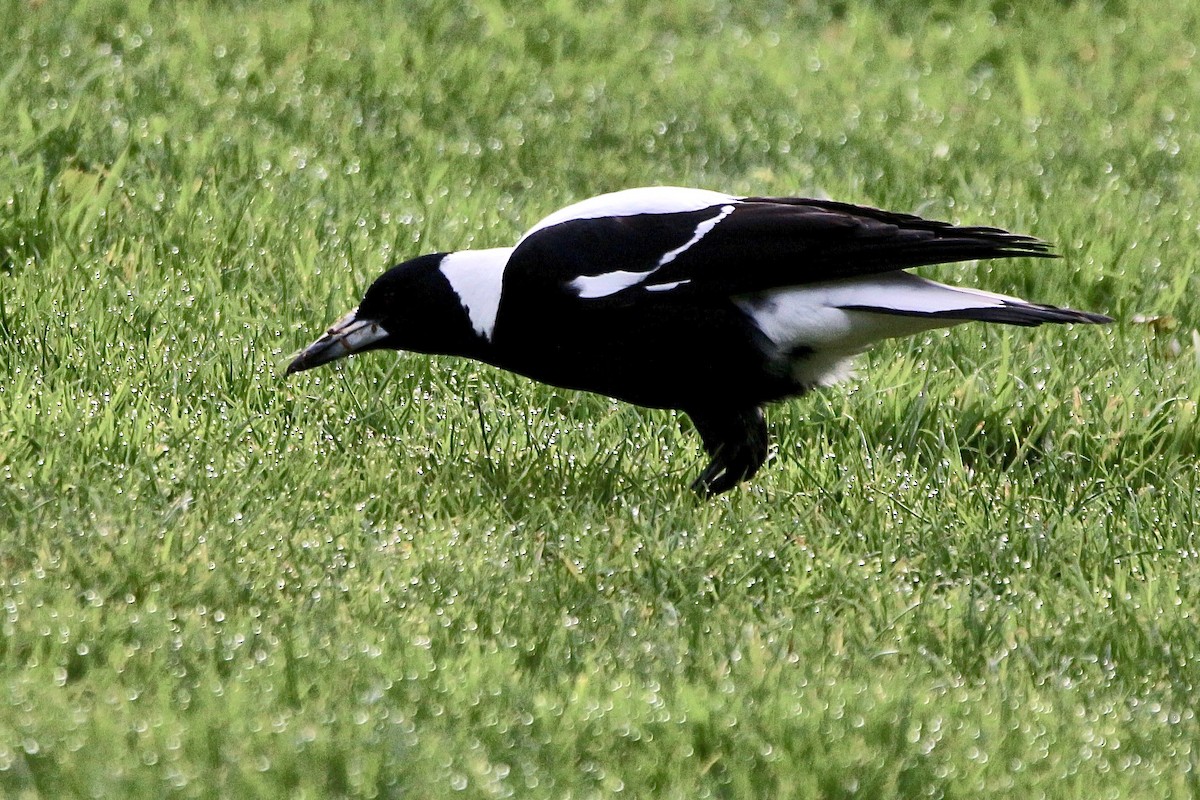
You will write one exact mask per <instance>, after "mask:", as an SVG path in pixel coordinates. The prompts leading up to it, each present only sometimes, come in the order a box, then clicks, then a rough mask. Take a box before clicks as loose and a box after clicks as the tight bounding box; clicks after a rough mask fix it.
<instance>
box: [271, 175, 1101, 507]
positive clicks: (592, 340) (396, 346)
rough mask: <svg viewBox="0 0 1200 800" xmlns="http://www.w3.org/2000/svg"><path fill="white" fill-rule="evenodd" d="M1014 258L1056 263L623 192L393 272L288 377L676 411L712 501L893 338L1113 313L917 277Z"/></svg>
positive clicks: (981, 237) (826, 203)
mask: <svg viewBox="0 0 1200 800" xmlns="http://www.w3.org/2000/svg"><path fill="white" fill-rule="evenodd" d="M1009 257H1031V258H1055V257H1057V256H1056V254H1054V253H1053V252H1052V250H1051V246H1050V245H1049V244H1048V243H1046V242H1044V241H1042V240H1040V239H1037V238H1034V237H1032V236H1024V235H1020V234H1016V233H1010V232H1008V231H1006V230H1002V229H1000V228H992V227H977V226H962V225H956V224H952V223H948V222H941V221H937V220H931V219H925V218H922V217H920V216H916V215H913V214H906V213H898V212H893V211H884V210H881V209H878V208H872V207H869V206H862V205H854V204H850V203H843V202H837V201H832V200H823V199H813V198H804V197H768V196H763V197H758V196H739V195H733V194H727V193H724V192H719V191H712V190H708V189H695V188H685V187H676V186H650V187H642V188H635V189H625V190H621V191H616V192H612V193H608V194H602V195H599V196H596V197H592V198H590V199H586V200H582V201H580V202H577V203H575V204H573V205H568V206H567V207H565V208H562V209H560V210H558V211H555V212H553V213H552V214H550V215H549V216H547V217H545V218H544V219H542V220H541V221H539V222H537V223H536V224H535V225H534V226H533V227H532V228H530V229H529V230H528V231H526V232H525V233H524V235H522V236H521V237H520V239H519V240H518V241H517V242H516V244H515V245H513V246H512V247H497V248H491V249H478V250H459V251H456V252H439V253H432V254H428V255H422V256H419V257H417V258H414V259H412V260H410V261H406V262H404V263H402V264H399V265H397V266H394V267H392V268H391V269H389V270H387V271H386V272H384V273H383V274H382V275H381V276H380V277H379V278H378V279H376V280H375V281H374V283H372V284H371V286H370V287H369V288H368V289H367V291H366V294H365V295H364V297H363V298H362V302H361V303H359V305H358V307H357V308H355V309H354V310H352V311H350V312H349V313H348V314H346V315H345V316H343V317H341V318H340V319H338V320H337V321H336V322H334V323H333V325H331V326H330V327H329V328H328V330H326V331H325V333H324V334H323V335H322V336H320V338H318V339H317V340H316V341H314V342H313V343H312V344H310V345H308V346H307V347H305V348H303V349H302V350H300V351H299V352H298V354H296V355H295V357H294V360H292V361H291V363H290V364H289V366H288V367H287V371H286V375H292V374H294V373H298V372H302V371H304V370H308V369H312V368H313V367H316V366H319V365H322V364H326V363H328V362H330V361H334V360H335V359H339V358H342V357H344V356H349V355H351V354H354V353H364V352H368V351H371V350H383V349H389V350H405V351H411V352H418V353H425V354H431V355H449V356H461V357H466V358H469V359H475V360H477V361H481V362H485V363H487V364H491V365H493V366H496V367H499V368H501V369H505V370H509V371H511V372H515V373H519V374H521V375H524V376H526V377H528V378H532V379H534V380H536V381H540V382H542V383H546V384H550V385H553V386H557V387H563V388H566V389H572V390H580V391H586V392H594V393H598V394H601V395H607V396H609V397H612V398H616V399H618V400H621V401H625V402H628V403H632V404H635V405H639V406H645V407H648V408H655V409H674V410H676V411H680V412H683V413H684V414H686V415H687V416H688V417H689V418H690V419H691V421H692V423H693V425H694V428H695V430H696V432H697V433H698V434H699V437H700V442H701V444H702V446H703V448H704V450H705V452H706V453H707V456H708V458H709V462H708V465H707V466H706V467H705V468H704V470H703V471H702V472H701V473H700V475H699V477H697V478H696V479H695V481H694V482H693V483H692V489H693V490H694V491H696V492H697V493H698V494H700V495H701V496H703V497H711V496H713V495H718V494H721V493H723V492H726V491H728V490H730V489H732V488H733V487H734V486H736V485H738V484H740V483H742V482H743V481H747V480H749V479H750V478H752V477H753V476H754V475H755V474H756V473H757V472H758V471H759V469H760V467H762V465H763V464H764V463H765V462H766V461H767V458H768V454H769V449H770V448H769V439H768V429H767V424H766V418H765V415H764V406H766V405H768V404H771V403H776V402H779V401H782V400H785V399H788V398H791V397H797V396H801V395H804V394H806V393H808V392H810V391H812V390H815V389H819V388H822V387H828V386H832V385H834V384H836V383H838V382H840V381H842V380H844V379H846V378H847V377H848V376H849V375H850V374H851V372H852V366H851V365H852V360H853V358H854V357H855V356H857V355H858V354H860V353H862V352H864V351H866V350H867V349H868V348H870V347H871V346H872V345H873V344H875V343H876V342H879V341H881V340H884V339H889V338H894V337H903V336H911V335H913V334H917V333H921V332H924V331H928V330H932V329H935V328H943V327H946V328H948V327H952V326H955V325H959V324H962V323H965V322H971V321H979V322H995V323H1002V324H1006V325H1020V326H1037V325H1041V324H1043V323H1082V324H1104V323H1109V322H1112V319H1111V318H1110V317H1108V316H1105V315H1103V314H1097V313H1091V312H1087V311H1076V310H1074V309H1071V308H1065V307H1057V306H1052V305H1044V304H1041V303H1033V302H1029V301H1027V300H1023V299H1020V298H1017V297H1009V296H1006V295H1002V294H994V293H991V292H985V291H981V290H978V289H972V288H966V287H961V286H950V285H946V284H942V283H937V282H934V281H932V280H929V279H927V278H923V277H920V276H918V275H915V274H913V273H911V272H909V271H908V270H910V269H912V268H915V267H922V266H931V265H936V264H946V263H952V262H959V261H970V260H980V259H998V258H1009Z"/></svg>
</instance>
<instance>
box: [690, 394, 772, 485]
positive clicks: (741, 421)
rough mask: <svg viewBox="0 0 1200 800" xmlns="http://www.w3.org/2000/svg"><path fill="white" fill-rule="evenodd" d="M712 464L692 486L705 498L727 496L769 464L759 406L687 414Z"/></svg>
mask: <svg viewBox="0 0 1200 800" xmlns="http://www.w3.org/2000/svg"><path fill="white" fill-rule="evenodd" d="M687 415H688V416H689V417H691V418H692V424H694V425H695V426H696V431H697V432H699V434H700V439H701V440H702V441H703V442H704V450H705V452H707V453H708V454H709V455H710V456H712V461H711V462H710V463H709V465H708V466H707V467H706V468H705V470H704V471H703V472H701V473H700V477H699V478H696V480H695V482H693V483H692V490H693V491H695V492H696V493H697V494H701V495H704V496H705V497H712V496H713V495H716V494H720V493H721V492H727V491H729V490H730V489H732V488H733V487H734V486H736V485H738V484H739V483H741V482H742V481H744V480H748V479H749V478H751V477H753V475H754V473H756V472H758V469H759V467H761V466H762V465H763V464H764V463H765V462H766V460H767V422H766V419H764V418H763V412H762V409H761V408H759V407H757V406H752V407H750V408H743V409H736V410H732V409H722V410H715V409H706V410H703V411H699V410H693V411H688V412H687Z"/></svg>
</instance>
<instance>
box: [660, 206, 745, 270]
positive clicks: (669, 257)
mask: <svg viewBox="0 0 1200 800" xmlns="http://www.w3.org/2000/svg"><path fill="white" fill-rule="evenodd" d="M732 213H733V206H722V207H721V213H720V214H717V215H716V216H715V217H713V218H712V219H706V220H704V222H701V223H700V224H699V225H697V226H696V232H695V233H693V234H692V238H691V239H688V240H687V241H686V242H684V243H683V244H681V245H680V246H679V247H676V248H675V249H674V250H672V251H671V252H669V253H666V254H664V255H663V257H662V258H660V259H659V260H658V265H659V266H660V267H661V266H663V265H664V264H670V263H671V262H672V261H674V260H675V256H677V255H679V254H680V253H682V252H683V251H684V250H687V249H688V248H689V247H691V246H692V245H694V244H695V243H696V242H698V241H700V240H701V239H703V238H704V237H705V235H706V234H707V233H708V232H709V231H711V230H712V229H713V228H715V227H717V223H718V222H720V221H721V220H723V219H725V218H726V217H728V216H729V215H730V214H732Z"/></svg>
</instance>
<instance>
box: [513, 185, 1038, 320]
mask: <svg viewBox="0 0 1200 800" xmlns="http://www.w3.org/2000/svg"><path fill="white" fill-rule="evenodd" d="M1011 256H1033V257H1039V258H1052V257H1054V255H1053V254H1052V253H1051V252H1050V248H1049V245H1048V244H1046V243H1045V242H1043V241H1040V240H1038V239H1035V238H1033V237H1030V236H1021V235H1019V234H1014V233H1009V232H1008V231H1004V230H1001V229H999V228H986V227H963V226H956V225H952V224H950V223H947V222H938V221H934V220H927V219H923V218H921V217H918V216H914V215H911V214H898V213H895V212H890V211H881V210H879V209H875V208H868V207H865V206H856V205H851V204H848V203H837V202H833V201H829V200H812V199H806V198H793V197H750V198H742V199H738V200H731V201H730V202H729V203H724V204H718V205H713V206H710V207H707V208H703V209H700V210H696V211H685V212H677V213H653V214H636V215H631V216H610V217H599V218H592V219H574V220H568V221H565V222H561V223H559V224H556V225H552V226H549V227H546V228H542V229H540V230H536V231H535V232H534V233H532V234H530V235H529V236H528V237H527V238H526V239H525V240H523V241H522V242H521V243H520V245H519V246H518V247H517V248H516V250H515V251H514V253H513V255H512V257H511V258H510V260H509V267H508V269H509V270H510V272H511V273H513V274H512V277H513V278H514V279H516V280H518V281H519V282H521V283H526V282H527V281H530V280H535V279H536V280H537V282H538V283H541V284H542V285H543V287H545V283H544V282H546V281H551V282H554V283H556V284H557V285H558V286H559V287H564V288H566V289H567V290H568V291H569V292H571V293H573V294H574V295H575V296H577V297H584V298H588V297H594V298H601V297H610V298H613V299H617V298H622V297H629V296H631V295H634V294H637V295H642V296H644V294H643V293H644V292H663V291H676V290H678V291H680V292H690V291H702V292H705V293H722V294H726V295H728V294H743V293H750V292H756V291H763V290H767V289H773V288H779V287H783V286H799V285H803V284H808V283H816V282H820V281H828V280H834V279H838V278H848V277H853V276H857V275H868V274H872V273H879V272H890V271H893V270H898V269H906V268H909V267H919V266H925V265H930V264H945V263H949V262H954V261H966V260H971V259H990V258H1005V257H1011ZM506 280H507V278H506Z"/></svg>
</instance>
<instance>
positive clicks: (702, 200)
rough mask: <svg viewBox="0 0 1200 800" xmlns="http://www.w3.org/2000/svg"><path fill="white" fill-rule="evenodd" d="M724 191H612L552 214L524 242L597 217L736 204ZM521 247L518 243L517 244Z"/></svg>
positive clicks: (655, 188)
mask: <svg viewBox="0 0 1200 800" xmlns="http://www.w3.org/2000/svg"><path fill="white" fill-rule="evenodd" d="M739 199H741V198H738V197H734V196H733V195H730V194H725V193H724V192H711V191H709V190H707V189H688V188H684V187H681V186H646V187H642V188H640V189H624V190H622V191H620V192H611V193H609V194H602V195H599V196H597V197H591V198H588V199H587V200H581V201H580V202H578V203H574V204H573V205H569V206H567V207H566V208H561V209H559V210H558V211H555V212H554V213H553V214H551V215H550V216H548V217H546V218H545V219H543V220H541V221H540V222H538V223H537V224H536V225H534V226H533V227H532V228H530V229H529V230H528V231H526V232H525V235H524V236H522V237H521V241H522V242H523V241H525V240H526V239H528V238H529V237H530V236H532V235H533V234H535V233H537V232H538V231H540V230H544V229H545V228H549V227H551V226H553V225H560V224H562V223H564V222H570V221H572V220H576V219H598V218H600V217H631V216H633V215H635V214H677V213H681V212H687V211H699V210H700V209H702V208H708V207H710V206H719V205H724V204H726V203H733V202H737V201H738V200H739ZM518 244H520V242H518Z"/></svg>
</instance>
